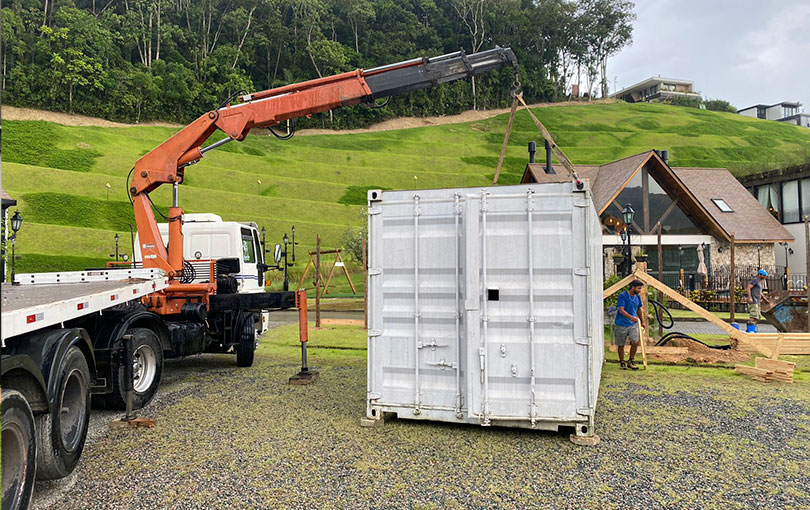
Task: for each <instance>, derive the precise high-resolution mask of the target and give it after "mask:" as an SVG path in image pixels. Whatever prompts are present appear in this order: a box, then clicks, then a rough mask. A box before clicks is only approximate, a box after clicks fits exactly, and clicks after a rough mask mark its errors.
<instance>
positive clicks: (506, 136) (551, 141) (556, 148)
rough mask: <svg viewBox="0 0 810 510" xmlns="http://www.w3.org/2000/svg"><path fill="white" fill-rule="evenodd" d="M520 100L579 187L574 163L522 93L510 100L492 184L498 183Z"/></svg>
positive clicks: (579, 180) (580, 181) (579, 182)
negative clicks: (510, 105)
mask: <svg viewBox="0 0 810 510" xmlns="http://www.w3.org/2000/svg"><path fill="white" fill-rule="evenodd" d="M518 101H520V104H522V105H523V107H524V108H525V109H526V111H527V112H529V115H530V116H531V118H532V120H533V121H534V124H535V125H536V126H537V129H538V130H539V131H540V134H541V135H542V136H543V139H544V140H545V141H547V142H548V145H549V147H551V152H552V153H554V155H555V156H556V157H557V160H558V161H559V162H560V163H562V165H563V166H564V167H565V168H566V170H568V173H570V174H571V177H573V178H574V180H575V181H576V183H577V188H581V186H582V180H581V179H580V178H579V175H578V174H577V171H576V170H574V165H572V164H571V161H570V160H569V159H568V157H567V156H566V155H565V153H564V152H563V151H562V149H560V147H559V146H558V145H557V144H556V143H555V142H554V139H553V138H552V137H551V133H549V132H548V130H547V129H546V127H545V126H544V125H543V123H542V122H540V120H539V119H538V118H537V117H536V116H535V115H534V113H533V112H532V110H531V109H530V108H529V106H528V105H527V104H526V102H525V101H524V100H523V95H522V94H515V99H514V100H513V101H512V109H511V111H510V112H509V122H508V123H507V124H506V133H504V136H503V145H501V155H500V157H499V158H498V167H497V168H496V169H495V179H494V180H493V182H492V184H498V177H500V175H501V166H502V165H503V159H504V156H505V155H506V146H507V145H508V144H509V135H510V134H511V133H512V122H513V121H514V120H515V110H516V108H517V103H518Z"/></svg>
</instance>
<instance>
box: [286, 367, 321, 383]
mask: <svg viewBox="0 0 810 510" xmlns="http://www.w3.org/2000/svg"><path fill="white" fill-rule="evenodd" d="M318 375H319V372H316V371H314V370H307V371H306V372H304V371H301V372H298V373H297V374H295V375H294V376H292V377H290V384H296V385H299V386H303V385H305V384H312V383H314V382H315V381H317V380H318Z"/></svg>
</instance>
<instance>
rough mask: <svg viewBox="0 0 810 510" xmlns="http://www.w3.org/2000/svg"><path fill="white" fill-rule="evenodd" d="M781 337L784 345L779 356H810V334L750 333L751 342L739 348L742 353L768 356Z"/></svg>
mask: <svg viewBox="0 0 810 510" xmlns="http://www.w3.org/2000/svg"><path fill="white" fill-rule="evenodd" d="M780 336H781V337H782V345H781V346H780V348H779V355H782V354H794V355H802V354H804V355H807V354H810V333H750V334H748V335H747V339H748V340H749V342H748V343H745V342H740V345H739V346H738V347H737V348H738V349H739V350H741V351H742V352H765V353H766V354H767V353H768V352H771V351H772V350H773V349H775V348H776V345H777V343H778V341H779V337H780ZM766 351H767V352H766Z"/></svg>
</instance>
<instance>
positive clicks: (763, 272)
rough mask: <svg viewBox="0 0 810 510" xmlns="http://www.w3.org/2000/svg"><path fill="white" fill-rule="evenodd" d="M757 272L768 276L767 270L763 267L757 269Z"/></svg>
mask: <svg viewBox="0 0 810 510" xmlns="http://www.w3.org/2000/svg"><path fill="white" fill-rule="evenodd" d="M757 274H758V275H762V276H768V272H767V271H765V270H764V269H760V270H759V271H757Z"/></svg>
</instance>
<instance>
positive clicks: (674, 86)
mask: <svg viewBox="0 0 810 510" xmlns="http://www.w3.org/2000/svg"><path fill="white" fill-rule="evenodd" d="M609 97H612V98H614V99H621V100H622V101H625V102H627V103H640V102H645V101H653V100H663V99H671V98H674V97H690V98H695V99H700V94H699V93H697V92H695V82H693V81H689V80H678V79H675V78H661V77H660V76H658V77H657V78H656V77H654V78H648V79H646V80H644V81H640V82H638V83H636V84H635V85H631V86H630V87H626V88H623V89H622V90H620V91H618V92H614V93H613V94H610V96H609Z"/></svg>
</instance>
